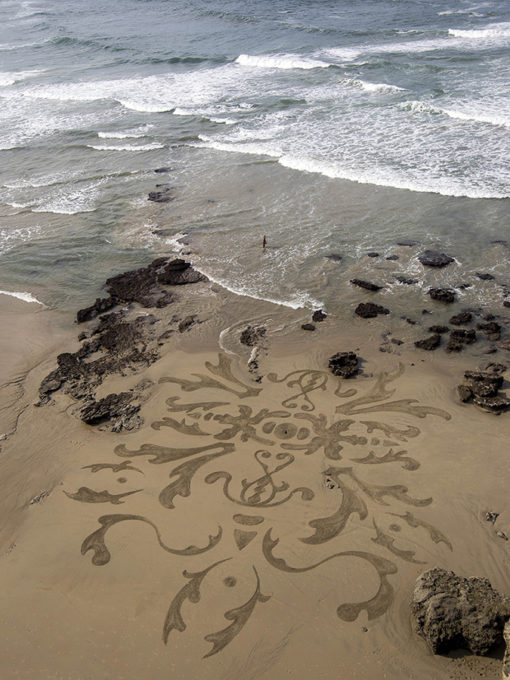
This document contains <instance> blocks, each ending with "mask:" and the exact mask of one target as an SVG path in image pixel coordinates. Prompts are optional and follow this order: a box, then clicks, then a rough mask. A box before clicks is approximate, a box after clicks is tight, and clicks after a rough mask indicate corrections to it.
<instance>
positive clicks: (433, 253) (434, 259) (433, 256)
mask: <svg viewBox="0 0 510 680" xmlns="http://www.w3.org/2000/svg"><path fill="white" fill-rule="evenodd" d="M418 260H419V261H420V262H421V263H422V264H424V265H426V266H427V267H446V265H448V264H450V263H451V262H454V259H453V257H450V255H446V254H445V253H441V252H439V250H426V251H425V252H423V253H422V254H421V255H418Z"/></svg>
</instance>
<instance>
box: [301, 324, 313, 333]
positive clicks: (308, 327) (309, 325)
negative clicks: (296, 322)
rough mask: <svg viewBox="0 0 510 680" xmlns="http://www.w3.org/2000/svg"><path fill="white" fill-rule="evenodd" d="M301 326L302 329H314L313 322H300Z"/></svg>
mask: <svg viewBox="0 0 510 680" xmlns="http://www.w3.org/2000/svg"><path fill="white" fill-rule="evenodd" d="M301 328H302V329H303V330H304V331H314V330H315V326H314V325H313V323H303V324H301Z"/></svg>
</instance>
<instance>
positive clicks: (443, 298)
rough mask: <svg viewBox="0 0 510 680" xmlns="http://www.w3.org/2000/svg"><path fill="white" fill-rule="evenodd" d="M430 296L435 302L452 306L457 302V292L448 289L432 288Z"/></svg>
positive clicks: (429, 292)
mask: <svg viewBox="0 0 510 680" xmlns="http://www.w3.org/2000/svg"><path fill="white" fill-rule="evenodd" d="M428 294H429V295H430V297H431V298H432V299H433V300H437V301H438V302H444V303H446V304H448V305H451V304H452V302H455V292H454V291H453V290H447V289H446V288H430V289H429V291H428Z"/></svg>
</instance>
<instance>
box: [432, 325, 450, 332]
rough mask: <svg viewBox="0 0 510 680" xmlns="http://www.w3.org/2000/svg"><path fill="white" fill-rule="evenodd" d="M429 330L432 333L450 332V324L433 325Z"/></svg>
mask: <svg viewBox="0 0 510 680" xmlns="http://www.w3.org/2000/svg"><path fill="white" fill-rule="evenodd" d="M429 331H430V332H431V333H449V331H450V329H449V328H448V326H431V327H430V328H429Z"/></svg>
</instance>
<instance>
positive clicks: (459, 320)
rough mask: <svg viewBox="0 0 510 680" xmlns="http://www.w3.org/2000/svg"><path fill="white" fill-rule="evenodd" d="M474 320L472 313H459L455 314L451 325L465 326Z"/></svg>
mask: <svg viewBox="0 0 510 680" xmlns="http://www.w3.org/2000/svg"><path fill="white" fill-rule="evenodd" d="M472 320H473V315H472V313H471V312H467V311H464V312H459V313H458V314H454V316H452V318H451V319H450V323H451V324H452V325H453V326H464V325H465V324H467V323H471V321H472Z"/></svg>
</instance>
